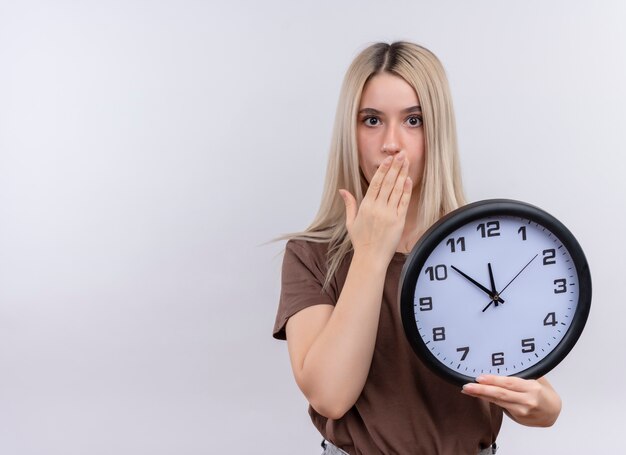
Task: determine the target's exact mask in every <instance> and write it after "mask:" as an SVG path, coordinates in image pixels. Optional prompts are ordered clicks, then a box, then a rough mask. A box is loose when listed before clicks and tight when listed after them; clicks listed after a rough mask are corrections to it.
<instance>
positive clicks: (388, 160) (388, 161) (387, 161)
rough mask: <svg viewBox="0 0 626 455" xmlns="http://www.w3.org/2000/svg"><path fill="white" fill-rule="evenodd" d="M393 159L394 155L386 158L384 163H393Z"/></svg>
mask: <svg viewBox="0 0 626 455" xmlns="http://www.w3.org/2000/svg"><path fill="white" fill-rule="evenodd" d="M392 159H393V157H392V156H391V155H390V156H388V157H387V158H385V160H384V161H383V163H384V164H389V163H391V160H392Z"/></svg>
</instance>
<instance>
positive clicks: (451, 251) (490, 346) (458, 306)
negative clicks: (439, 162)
mask: <svg viewBox="0 0 626 455" xmlns="http://www.w3.org/2000/svg"><path fill="white" fill-rule="evenodd" d="M470 250H471V251H472V254H468V253H469V251H470ZM489 266H491V269H492V275H493V278H494V284H495V290H496V293H497V294H498V296H499V297H500V299H496V300H495V301H494V300H493V299H492V298H491V295H490V293H488V292H485V290H484V289H480V288H479V287H478V286H477V285H476V284H475V283H473V282H471V281H470V280H469V279H468V278H467V277H466V276H464V275H463V274H462V273H464V274H465V275H467V276H468V277H470V278H472V279H474V280H475V281H477V282H478V283H479V284H481V285H483V286H484V287H485V288H487V290H488V291H491V279H490V274H489ZM498 300H501V301H502V302H500V301H498ZM577 302H578V283H577V274H576V270H575V267H574V264H573V262H572V258H571V256H570V254H569V252H568V251H567V249H566V248H565V247H564V245H563V244H562V243H561V242H560V241H559V239H558V238H557V237H556V236H554V235H553V234H552V233H551V232H550V231H548V230H547V229H546V228H544V227H543V226H540V225H538V224H537V223H534V222H532V221H529V220H525V219H522V218H518V217H497V218H495V217H490V218H484V219H479V220H476V221H473V222H471V223H469V224H467V225H465V226H463V227H461V228H459V229H457V230H456V231H454V232H453V233H452V234H451V235H450V236H449V237H448V238H446V239H445V240H444V241H442V242H440V243H439V245H438V246H437V247H436V248H435V249H434V250H433V252H432V253H431V255H430V256H429V257H428V259H427V260H426V262H425V264H424V266H423V268H422V274H421V275H420V276H419V278H418V281H417V285H416V290H415V299H414V311H415V321H416V325H417V329H418V331H419V333H420V335H421V336H422V338H423V340H424V343H425V344H426V345H427V346H428V349H430V350H431V352H432V353H433V355H435V356H436V357H437V359H438V360H439V361H440V362H441V363H442V364H444V365H445V366H446V367H448V368H450V369H453V370H457V371H458V372H460V373H461V374H464V375H467V376H477V375H479V374H481V373H492V374H507V375H509V374H515V373H518V372H520V371H522V370H525V369H527V368H529V367H530V366H532V365H534V364H536V363H537V362H538V361H540V360H541V359H543V358H544V357H545V356H546V355H547V354H548V353H550V352H551V351H552V349H553V347H554V346H556V345H557V344H558V343H559V342H560V341H561V339H562V338H563V336H564V335H565V333H566V332H567V329H568V328H569V326H570V324H571V321H572V320H573V315H574V312H575V310H576V304H577Z"/></svg>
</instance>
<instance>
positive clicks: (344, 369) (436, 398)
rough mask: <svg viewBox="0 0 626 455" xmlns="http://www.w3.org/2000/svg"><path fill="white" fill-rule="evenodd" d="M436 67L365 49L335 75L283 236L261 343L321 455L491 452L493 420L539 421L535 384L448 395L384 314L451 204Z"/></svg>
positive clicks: (493, 385) (457, 188) (443, 95)
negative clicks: (307, 181) (324, 130)
mask: <svg viewBox="0 0 626 455" xmlns="http://www.w3.org/2000/svg"><path fill="white" fill-rule="evenodd" d="M455 129H456V127H455V120H454V113H453V109H452V102H451V98H450V92H449V88H448V83H447V79H446V76H445V72H444V70H443V67H442V66H441V64H440V62H439V60H438V59H437V58H436V57H435V55H433V54H432V53H431V52H430V51H428V50H427V49H425V48H423V47H421V46H418V45H416V44H412V43H406V42H397V43H393V44H391V45H389V44H385V43H379V44H375V45H372V46H370V47H368V48H367V49H365V50H364V51H363V52H361V53H360V54H359V55H358V56H357V57H356V59H355V60H354V62H353V63H352V65H351V66H350V68H349V69H348V72H347V74H346V77H345V80H344V83H343V87H342V89H341V95H340V99H339V105H338V109H337V115H336V120H335V126H334V133H333V140H332V145H331V150H330V157H329V164H328V169H327V174H326V182H325V189H324V194H323V196H322V202H321V207H320V209H319V212H318V214H317V216H316V218H315V219H314V221H313V223H312V224H311V225H310V226H309V228H308V229H306V230H305V231H304V232H301V233H297V234H294V235H290V236H287V238H288V239H289V241H288V242H287V246H286V250H285V256H284V260H283V271H282V289H281V296H280V303H279V308H278V314H277V317H276V324H275V326H274V332H273V333H274V337H275V338H277V339H286V340H287V345H288V349H289V356H290V360H291V366H292V369H293V374H294V376H295V380H296V382H297V384H298V386H299V387H300V389H301V390H302V392H303V393H304V395H305V397H306V398H307V400H308V402H309V403H310V407H309V414H310V416H311V419H312V421H313V424H314V425H315V426H316V427H317V429H318V430H319V431H320V433H321V434H322V436H323V437H324V439H325V440H324V442H323V446H324V448H325V449H324V454H334V453H337V454H341V453H348V454H367V455H371V454H379V453H382V454H450V455H459V454H471V455H475V454H478V453H485V454H486V453H495V448H496V446H495V440H496V437H497V435H498V431H499V429H500V425H501V422H502V412H503V411H504V412H505V413H507V414H508V415H509V416H510V417H511V418H512V419H513V420H515V421H516V422H519V423H521V424H524V425H530V426H549V425H552V423H554V421H555V420H556V418H557V417H558V414H559V412H560V409H561V401H560V398H559V396H558V395H557V393H556V392H555V391H554V389H553V388H552V387H551V386H550V384H549V383H548V381H547V380H546V379H545V378H541V379H538V380H536V381H535V380H523V379H519V378H509V377H499V376H491V375H485V376H481V377H479V378H478V383H477V384H467V385H465V386H464V387H463V389H462V390H459V389H458V388H457V387H455V386H453V385H450V384H448V383H446V382H445V381H443V380H442V379H440V378H439V377H437V376H435V375H434V374H433V373H432V372H431V371H430V370H428V369H427V368H426V367H425V366H424V365H423V364H422V363H421V362H420V361H419V359H417V357H416V356H415V354H414V353H413V351H412V350H411V347H410V346H409V344H408V342H407V340H406V339H405V335H404V331H403V329H402V324H401V320H400V315H399V313H398V302H397V296H398V285H399V278H400V272H401V270H402V266H403V265H404V261H405V259H406V257H407V256H406V254H407V253H408V252H409V251H410V250H411V249H412V247H413V246H414V245H415V243H416V242H417V240H418V239H419V237H420V235H421V234H422V233H423V232H424V231H425V230H426V229H427V228H428V227H429V226H430V225H431V224H433V223H434V222H435V221H437V219H439V218H440V217H441V216H443V215H445V214H446V213H448V212H450V211H452V210H454V209H456V208H457V207H459V206H461V205H463V204H464V203H465V201H464V198H463V191H462V186H461V177H460V171H459V159H458V155H457V141H456V132H455Z"/></svg>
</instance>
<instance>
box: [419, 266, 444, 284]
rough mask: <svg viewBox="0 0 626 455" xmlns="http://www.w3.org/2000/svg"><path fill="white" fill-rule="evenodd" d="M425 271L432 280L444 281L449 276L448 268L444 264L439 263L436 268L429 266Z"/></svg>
mask: <svg viewBox="0 0 626 455" xmlns="http://www.w3.org/2000/svg"><path fill="white" fill-rule="evenodd" d="M424 273H426V275H428V276H429V278H430V281H433V280H437V281H443V280H445V279H446V278H448V268H447V267H446V266H445V265H443V264H440V265H437V266H435V267H434V268H433V267H428V268H427V269H426V271H425V272H424Z"/></svg>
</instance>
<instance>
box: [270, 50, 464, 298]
mask: <svg viewBox="0 0 626 455" xmlns="http://www.w3.org/2000/svg"><path fill="white" fill-rule="evenodd" d="M380 73H390V74H393V75H395V76H399V77H401V78H402V79H404V80H405V81H406V82H407V83H408V84H409V85H411V86H412V87H413V89H414V90H415V92H416V94H417V96H418V98H419V101H420V106H421V108H422V116H423V128H424V132H425V134H424V138H425V139H424V140H425V144H424V145H425V150H426V153H425V166H424V174H423V177H422V180H421V191H420V199H419V210H418V216H419V219H418V220H416V221H417V226H418V230H419V231H420V232H424V231H425V230H426V229H428V228H429V227H430V226H431V225H432V224H433V223H435V222H436V221H437V220H438V219H439V218H440V217H442V216H443V215H445V214H447V213H449V212H451V211H452V210H454V209H456V208H458V207H459V206H461V205H463V204H465V197H464V195H463V188H462V182H461V172H460V166H459V157H458V150H457V137H456V123H455V120H454V111H453V108H452V99H451V96H450V89H449V86H448V80H447V78H446V74H445V71H444V69H443V66H442V65H441V62H440V61H439V59H438V58H437V57H436V56H435V55H434V54H433V53H432V52H430V51H429V50H428V49H426V48H424V47H422V46H419V45H417V44H413V43H408V42H395V43H392V44H387V43H377V44H373V45H371V46H369V47H368V48H366V49H365V50H363V51H362V52H361V53H360V54H359V55H358V56H357V57H356V58H355V59H354V61H353V62H352V64H351V65H350V67H349V68H348V71H347V73H346V76H345V78H344V81H343V85H342V88H341V92H340V95H339V103H338V105H337V112H336V116H335V124H334V128H333V135H332V142H331V146H330V154H329V158H328V166H327V170H326V180H325V183H324V192H323V194H322V201H321V204H320V208H319V210H318V212H317V215H316V216H315V218H314V220H313V222H312V223H311V224H310V226H309V227H308V228H306V230H304V231H302V232H296V233H292V234H287V235H285V236H282V237H281V238H282V239H304V240H309V241H313V242H324V243H329V248H328V257H327V261H328V262H327V265H328V272H327V274H326V280H325V282H324V288H326V287H327V286H328V283H329V281H330V279H331V278H332V277H333V275H334V274H335V272H336V271H337V268H338V267H339V265H340V264H341V262H342V260H343V259H344V258H345V256H346V255H347V254H348V253H349V252H350V251H351V250H352V243H351V241H350V237H349V236H348V231H347V229H346V214H345V206H344V203H343V200H342V198H341V197H340V195H339V193H338V190H339V189H342V188H343V189H346V190H348V191H350V193H352V194H353V195H354V197H355V198H356V201H357V204H360V203H361V201H362V200H363V196H364V195H365V193H366V192H367V188H368V182H367V181H366V180H365V178H364V177H363V175H362V173H361V172H360V168H359V157H358V149H357V140H356V126H357V123H356V122H357V114H358V110H359V105H360V102H361V94H362V93H363V87H364V86H365V84H366V83H367V81H368V80H369V79H370V78H372V77H373V76H375V75H376V74H380Z"/></svg>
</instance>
